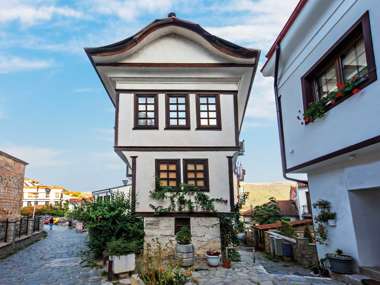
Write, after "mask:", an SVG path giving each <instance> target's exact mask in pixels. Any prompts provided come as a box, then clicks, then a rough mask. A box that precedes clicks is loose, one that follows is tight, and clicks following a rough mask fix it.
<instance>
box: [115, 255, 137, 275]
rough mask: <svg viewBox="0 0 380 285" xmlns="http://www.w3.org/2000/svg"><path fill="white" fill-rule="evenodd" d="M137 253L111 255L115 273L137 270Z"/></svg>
mask: <svg viewBox="0 0 380 285" xmlns="http://www.w3.org/2000/svg"><path fill="white" fill-rule="evenodd" d="M135 258H136V256H135V254H134V253H131V254H127V255H121V256H110V257H109V259H110V260H112V271H113V273H115V274H119V273H124V272H129V271H133V270H135V267H136V263H135Z"/></svg>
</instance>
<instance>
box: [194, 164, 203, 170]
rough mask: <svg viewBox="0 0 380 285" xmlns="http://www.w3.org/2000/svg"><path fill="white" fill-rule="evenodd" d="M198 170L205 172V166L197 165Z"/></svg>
mask: <svg viewBox="0 0 380 285" xmlns="http://www.w3.org/2000/svg"><path fill="white" fill-rule="evenodd" d="M196 167H197V170H203V169H204V165H203V164H197V166H196Z"/></svg>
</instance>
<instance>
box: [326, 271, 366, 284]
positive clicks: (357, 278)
mask: <svg viewBox="0 0 380 285" xmlns="http://www.w3.org/2000/svg"><path fill="white" fill-rule="evenodd" d="M331 278H333V279H335V280H338V281H341V282H343V283H345V284H350V285H363V282H362V281H363V280H368V279H370V278H369V277H368V276H366V275H362V274H337V273H331Z"/></svg>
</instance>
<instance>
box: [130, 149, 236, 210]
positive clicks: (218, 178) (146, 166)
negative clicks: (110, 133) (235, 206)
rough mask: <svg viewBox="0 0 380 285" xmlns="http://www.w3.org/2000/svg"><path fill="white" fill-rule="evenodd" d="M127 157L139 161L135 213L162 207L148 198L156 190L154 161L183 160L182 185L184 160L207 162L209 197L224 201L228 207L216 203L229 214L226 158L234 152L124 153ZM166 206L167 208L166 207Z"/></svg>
mask: <svg viewBox="0 0 380 285" xmlns="http://www.w3.org/2000/svg"><path fill="white" fill-rule="evenodd" d="M125 154H126V156H127V157H130V156H137V160H136V165H137V166H136V212H153V209H152V208H151V207H149V204H154V205H156V206H157V205H160V204H159V203H158V202H157V201H155V200H152V199H151V198H150V197H149V191H152V190H154V187H155V173H156V172H155V160H156V159H181V181H182V182H183V172H182V170H183V162H182V159H205V158H207V159H208V165H209V188H210V192H206V193H208V195H209V196H210V197H213V198H223V199H225V200H227V204H221V203H215V206H216V210H217V211H219V212H229V211H230V204H229V176H228V160H227V156H229V155H232V152H224V151H218V152H208V151H207V152H125ZM163 206H164V207H165V206H167V204H165V203H164V204H163Z"/></svg>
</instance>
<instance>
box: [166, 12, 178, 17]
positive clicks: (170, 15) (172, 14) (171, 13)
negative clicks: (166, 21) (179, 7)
mask: <svg viewBox="0 0 380 285" xmlns="http://www.w3.org/2000/svg"><path fill="white" fill-rule="evenodd" d="M175 17H177V15H176V14H175V13H174V12H170V13H169V14H168V18H175Z"/></svg>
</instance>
